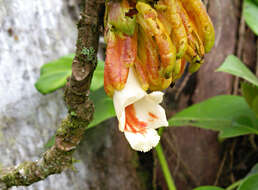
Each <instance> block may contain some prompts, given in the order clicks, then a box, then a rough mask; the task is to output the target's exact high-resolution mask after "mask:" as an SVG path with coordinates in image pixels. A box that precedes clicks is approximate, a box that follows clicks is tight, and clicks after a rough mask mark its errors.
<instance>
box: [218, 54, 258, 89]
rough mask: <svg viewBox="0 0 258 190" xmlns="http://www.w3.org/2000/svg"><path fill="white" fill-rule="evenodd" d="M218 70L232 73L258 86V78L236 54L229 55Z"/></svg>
mask: <svg viewBox="0 0 258 190" xmlns="http://www.w3.org/2000/svg"><path fill="white" fill-rule="evenodd" d="M216 71H222V72H227V73H230V74H232V75H235V76H238V77H241V78H243V79H245V80H247V81H249V82H250V83H252V84H254V85H256V86H258V78H257V77H256V76H255V75H254V74H253V73H252V72H251V71H250V70H249V69H248V68H247V67H246V66H245V65H244V64H243V63H242V61H240V60H239V59H238V58H237V57H236V56H234V55H229V56H228V57H227V58H226V60H225V61H224V63H223V64H222V65H221V66H220V67H219V68H218V69H217V70H216Z"/></svg>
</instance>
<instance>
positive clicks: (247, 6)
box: [243, 0, 258, 35]
mask: <svg viewBox="0 0 258 190" xmlns="http://www.w3.org/2000/svg"><path fill="white" fill-rule="evenodd" d="M257 3H258V1H257V0H244V9H243V15H244V19H245V21H246V23H247V25H248V26H249V27H250V28H251V30H252V31H253V32H254V33H255V34H256V35H258V22H257V18H258V5H257Z"/></svg>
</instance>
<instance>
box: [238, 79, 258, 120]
mask: <svg viewBox="0 0 258 190" xmlns="http://www.w3.org/2000/svg"><path fill="white" fill-rule="evenodd" d="M241 89H242V94H243V96H244V98H245V100H246V102H247V103H248V105H249V107H250V108H251V109H252V110H253V111H254V113H255V114H256V117H258V86H253V85H251V84H249V83H246V82H245V83H242V85H241Z"/></svg>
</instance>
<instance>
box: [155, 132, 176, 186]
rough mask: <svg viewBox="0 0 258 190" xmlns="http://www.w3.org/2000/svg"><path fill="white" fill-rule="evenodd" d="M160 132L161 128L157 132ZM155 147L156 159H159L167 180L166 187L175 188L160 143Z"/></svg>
mask: <svg viewBox="0 0 258 190" xmlns="http://www.w3.org/2000/svg"><path fill="white" fill-rule="evenodd" d="M162 132H163V129H162V128H160V130H159V134H160V135H161V134H162ZM155 149H156V152H157V155H158V159H159V162H160V165H161V168H162V171H163V175H164V177H165V180H166V182H167V186H168V189H169V190H176V186H175V183H174V180H173V178H172V175H171V173H170V171H169V167H168V163H167V160H166V157H165V155H164V152H163V148H162V146H161V143H159V144H158V145H157V146H156V148H155Z"/></svg>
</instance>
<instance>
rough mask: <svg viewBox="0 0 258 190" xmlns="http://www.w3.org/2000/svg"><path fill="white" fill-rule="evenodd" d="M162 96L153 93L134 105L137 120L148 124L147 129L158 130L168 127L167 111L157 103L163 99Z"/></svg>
mask: <svg viewBox="0 0 258 190" xmlns="http://www.w3.org/2000/svg"><path fill="white" fill-rule="evenodd" d="M162 95H163V94H161V93H158V92H155V93H151V95H147V96H145V97H144V98H142V99H141V100H139V101H137V102H135V103H134V109H135V112H136V118H138V120H140V121H141V122H144V123H147V125H146V128H153V129H157V128H159V127H163V126H168V121H167V118H166V113H165V110H164V108H162V107H161V106H160V105H159V104H158V103H157V102H158V101H160V99H162V98H160V96H162ZM153 100H155V101H153Z"/></svg>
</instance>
